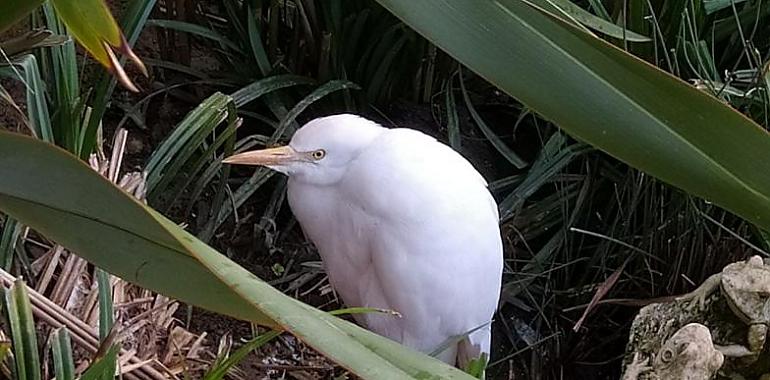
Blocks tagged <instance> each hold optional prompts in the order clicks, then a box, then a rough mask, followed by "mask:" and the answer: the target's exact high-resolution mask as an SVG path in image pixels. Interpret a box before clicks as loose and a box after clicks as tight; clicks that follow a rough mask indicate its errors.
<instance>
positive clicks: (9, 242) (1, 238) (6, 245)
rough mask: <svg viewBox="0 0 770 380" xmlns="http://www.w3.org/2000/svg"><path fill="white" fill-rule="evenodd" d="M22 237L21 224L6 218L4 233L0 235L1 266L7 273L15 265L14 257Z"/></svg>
mask: <svg viewBox="0 0 770 380" xmlns="http://www.w3.org/2000/svg"><path fill="white" fill-rule="evenodd" d="M20 235H21V224H19V222H17V221H16V220H15V219H13V218H11V217H10V216H6V217H5V223H3V233H2V235H0V265H2V268H3V269H5V270H6V271H9V270H10V268H11V265H12V264H13V256H14V254H15V252H16V244H18V242H19V236H20Z"/></svg>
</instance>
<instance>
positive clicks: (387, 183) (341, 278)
mask: <svg viewBox="0 0 770 380" xmlns="http://www.w3.org/2000/svg"><path fill="white" fill-rule="evenodd" d="M224 162H226V163H231V164H246V165H263V166H267V167H269V168H271V169H273V170H276V171H279V172H281V173H284V174H286V175H288V176H289V180H288V190H287V191H288V200H289V206H290V207H291V210H292V211H293V213H294V215H295V216H296V218H297V220H298V221H299V223H300V225H301V226H302V229H303V231H304V232H305V234H306V235H307V237H308V238H309V239H310V240H311V241H312V242H313V243H314V244H315V246H316V248H317V249H318V252H319V254H320V256H321V259H322V261H323V264H324V268H325V270H326V272H327V274H328V275H329V281H330V282H331V285H332V286H333V288H334V289H335V291H336V292H337V293H338V294H339V295H340V296H341V298H342V300H343V301H344V303H345V304H346V305H347V306H348V307H371V308H380V309H388V310H393V311H396V312H398V313H400V314H401V317H398V316H395V315H391V314H383V313H366V314H357V315H355V318H356V320H357V322H358V323H360V324H362V325H363V326H364V327H366V328H368V329H369V330H371V331H374V332H376V333H378V334H380V335H383V336H386V337H388V338H390V339H393V340H395V341H397V342H400V343H402V344H404V345H406V346H408V347H412V348H414V349H416V350H419V351H422V352H424V353H430V352H433V351H434V350H435V349H436V348H437V347H440V346H441V345H442V344H445V343H446V342H449V341H452V340H451V339H450V338H452V337H455V336H461V335H463V334H466V333H468V332H469V331H473V330H474V329H476V330H475V331H473V332H472V333H471V334H469V335H468V337H467V338H466V339H464V340H462V341H460V342H459V343H454V344H451V345H450V346H449V347H448V348H447V349H445V350H444V351H443V352H442V353H441V354H440V355H439V356H438V357H439V358H440V359H441V360H443V361H445V362H447V363H449V364H452V365H457V366H459V367H461V368H464V366H465V365H466V364H467V363H468V361H469V360H471V359H474V358H476V357H479V356H480V354H481V353H482V352H483V353H486V354H487V355H489V349H490V339H491V329H490V326H489V324H490V322H491V319H492V316H493V314H494V312H495V310H496V308H497V302H498V299H499V296H500V283H501V276H502V268H503V251H502V241H501V237H500V229H499V225H498V222H499V216H498V211H497V204H496V203H495V201H494V199H493V198H492V195H491V194H490V193H489V191H488V189H487V183H486V181H485V180H484V179H483V177H482V176H481V175H480V174H479V173H478V172H477V171H476V170H475V169H474V168H473V166H472V165H471V164H470V163H469V162H468V161H467V160H465V159H464V158H463V157H462V156H461V155H460V154H458V153H457V152H455V151H454V150H452V149H451V148H450V147H448V146H446V145H444V144H442V143H440V142H438V141H436V140H435V139H433V138H432V137H429V136H427V135H425V134H423V133H421V132H418V131H416V130H412V129H406V128H395V129H388V128H384V127H382V126H380V125H379V124H377V123H374V122H372V121H369V120H367V119H364V118H362V117H359V116H356V115H350V114H341V115H334V116H328V117H323V118H319V119H315V120H312V121H310V122H309V123H307V124H305V125H304V126H303V127H302V128H300V129H299V130H297V132H296V133H295V134H294V136H293V137H292V139H291V142H290V143H289V145H287V146H283V147H277V148H270V149H264V150H259V151H251V152H245V153H240V154H236V155H234V156H231V157H229V158H227V159H226V160H225V161H224ZM455 341H456V340H455Z"/></svg>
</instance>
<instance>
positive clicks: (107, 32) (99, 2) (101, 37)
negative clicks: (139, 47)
mask: <svg viewBox="0 0 770 380" xmlns="http://www.w3.org/2000/svg"><path fill="white" fill-rule="evenodd" d="M51 3H52V4H53V6H54V9H56V15H57V16H59V18H61V20H62V22H64V25H66V26H67V29H68V31H69V33H70V34H72V36H73V37H75V39H76V40H78V42H80V44H81V45H83V47H84V48H86V50H88V52H89V53H91V55H92V56H93V57H94V58H95V59H96V60H97V61H99V63H101V64H102V65H103V66H104V67H106V68H107V69H108V70H110V72H112V74H113V75H115V77H116V78H118V81H120V83H121V84H122V85H123V86H125V87H126V88H128V89H129V90H131V91H135V92H136V91H138V89H137V88H136V86H135V85H134V84H133V82H131V80H130V79H129V78H128V75H126V72H125V71H124V70H123V66H122V65H121V64H120V62H119V61H118V58H117V56H116V55H115V52H114V51H113V49H115V50H117V51H118V52H120V53H121V54H123V55H125V56H126V57H128V58H129V59H131V61H133V62H134V64H135V65H136V66H137V67H138V68H139V70H140V71H142V73H143V74H144V75H145V76H146V75H147V69H146V68H145V67H144V64H143V63H142V61H141V60H140V59H139V57H137V56H136V54H134V52H133V50H131V46H129V44H128V42H127V41H126V39H125V37H123V33H121V31H120V27H119V26H118V23H117V22H115V19H114V18H113V17H112V13H110V9H109V8H107V4H106V3H105V2H104V0H78V1H72V0H51Z"/></svg>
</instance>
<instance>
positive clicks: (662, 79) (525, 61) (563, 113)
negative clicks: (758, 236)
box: [378, 0, 770, 229]
mask: <svg viewBox="0 0 770 380" xmlns="http://www.w3.org/2000/svg"><path fill="white" fill-rule="evenodd" d="M378 2H379V3H380V4H382V5H384V6H385V7H386V8H387V9H389V10H390V11H391V12H393V13H394V14H396V15H397V16H398V17H400V18H401V19H402V20H404V21H405V22H406V23H407V24H408V25H410V26H412V27H413V28H415V29H416V30H417V31H418V32H420V33H421V34H423V35H424V36H425V37H427V38H428V39H429V40H431V41H433V42H434V43H435V44H437V45H438V46H439V47H440V48H442V49H444V50H445V51H447V52H448V53H449V54H450V55H452V56H454V57H455V58H456V59H457V60H459V61H460V62H461V63H463V64H465V65H466V66H468V67H469V68H470V69H472V70H474V71H475V72H477V73H478V74H479V75H481V76H482V77H484V78H485V79H487V80H488V81H490V82H492V83H493V84H495V85H496V86H498V87H499V88H500V89H502V90H504V91H506V92H507V93H508V94H510V95H511V96H514V97H515V98H517V99H519V100H520V101H521V102H522V103H524V104H525V105H527V106H528V107H530V108H532V109H533V110H535V111H536V112H538V113H539V114H541V115H543V116H544V117H545V118H547V119H549V120H551V121H553V122H554V123H556V124H557V125H559V126H560V127H561V128H563V129H564V130H565V131H567V132H568V133H570V134H571V135H572V136H574V137H576V138H578V139H581V140H584V141H586V142H588V143H590V144H592V145H594V146H596V147H598V148H600V149H602V150H604V151H605V152H607V153H609V154H611V155H612V156H615V157H616V158H618V159H620V160H622V161H624V162H626V163H628V164H629V165H631V166H633V167H636V168H638V169H641V170H643V171H645V172H647V173H649V174H651V175H653V176H655V177H658V178H660V179H662V180H663V181H666V182H668V183H670V184H673V185H676V186H678V187H680V188H682V189H684V190H686V191H688V192H690V193H692V194H695V195H697V196H700V197H703V198H705V199H707V200H710V201H713V202H714V203H717V204H719V205H720V206H722V207H724V208H726V209H728V210H730V211H733V212H735V213H736V214H739V215H741V216H743V217H744V218H746V219H748V220H750V221H752V222H754V223H757V224H758V225H760V226H762V227H763V228H765V229H767V228H770V175H768V173H770V159H768V157H767V155H768V152H770V138H768V135H767V133H766V132H765V131H764V130H762V129H761V128H760V127H759V126H757V125H756V124H754V123H753V122H751V121H750V120H749V119H747V118H746V117H744V116H743V115H741V114H739V113H738V112H736V111H734V110H732V109H731V108H729V107H728V106H726V105H725V104H723V103H721V102H720V101H718V100H717V99H715V98H713V97H711V96H709V95H707V94H705V93H703V92H700V91H698V90H696V89H694V88H693V87H691V86H689V85H688V84H687V83H685V82H682V81H681V80H678V79H676V78H674V77H673V76H671V75H668V74H667V73H665V72H663V71H661V70H659V69H657V68H655V67H653V66H650V65H649V64H647V63H646V62H643V61H641V60H639V59H637V58H635V57H633V56H631V55H629V54H627V53H625V52H624V51H622V50H620V49H617V48H615V47H614V46H612V45H610V44H609V43H606V42H605V41H602V40H600V39H598V38H596V37H594V36H592V35H590V34H587V33H585V32H584V31H582V30H580V29H577V28H575V27H574V26H573V25H570V24H568V23H565V22H564V21H562V20H560V19H559V18H557V17H555V16H552V15H550V14H547V13H545V12H544V11H542V10H541V9H538V8H536V7H534V6H532V5H530V4H529V3H527V2H525V1H522V0H498V1H473V0H451V1H449V0H443V1H438V0H437V1H412V0H378Z"/></svg>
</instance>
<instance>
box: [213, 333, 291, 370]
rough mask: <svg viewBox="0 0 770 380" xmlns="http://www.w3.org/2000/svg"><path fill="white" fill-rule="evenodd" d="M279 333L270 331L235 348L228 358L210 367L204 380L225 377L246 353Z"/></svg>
mask: <svg viewBox="0 0 770 380" xmlns="http://www.w3.org/2000/svg"><path fill="white" fill-rule="evenodd" d="M278 335H281V333H280V332H277V331H270V332H267V333H264V334H262V335H259V336H257V337H254V339H251V340H250V341H248V342H246V344H244V345H243V346H241V347H239V348H238V349H237V350H235V352H233V353H232V354H231V355H230V356H229V357H228V358H227V359H225V360H223V361H221V362H218V363H217V365H215V366H213V367H211V368H209V370H208V372H206V375H205V376H204V377H203V380H221V379H223V378H224V377H225V375H227V372H228V371H230V369H231V368H232V367H233V366H235V365H236V364H238V363H239V362H240V361H241V360H243V359H244V358H245V357H246V355H248V354H249V352H251V351H254V350H256V349H257V348H259V347H262V346H263V345H264V344H265V343H267V342H269V341H271V340H273V338H275V337H277V336H278Z"/></svg>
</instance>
